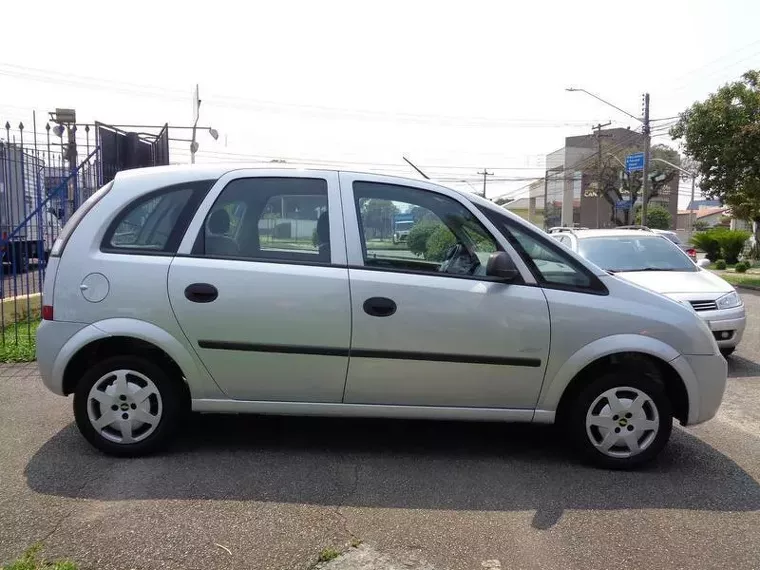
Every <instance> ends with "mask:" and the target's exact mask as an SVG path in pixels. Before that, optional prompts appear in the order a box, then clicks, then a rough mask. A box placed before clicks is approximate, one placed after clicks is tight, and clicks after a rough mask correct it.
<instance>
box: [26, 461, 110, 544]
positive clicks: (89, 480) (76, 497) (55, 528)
mask: <svg viewBox="0 0 760 570" xmlns="http://www.w3.org/2000/svg"><path fill="white" fill-rule="evenodd" d="M99 477H100V474H98V473H95V474H94V475H92V476H91V477H88V478H87V479H85V480H84V481H83V482H82V484H81V485H80V486H79V488H78V489H77V490H76V492H75V493H74V496H73V497H72V498H71V499H70V500H71V501H73V502H74V504H73V506H72V507H71V508H70V509H69V510H68V512H66V513H65V514H63V515H61V516H60V517H58V520H57V521H56V523H55V524H54V525H53V528H52V529H51V530H50V531H49V532H48V533H47V534H46V535H45V536H43V537H42V539H40V542H42V543H45V542H47V540H48V539H49V538H50V537H51V536H53V535H54V534H55V533H57V532H58V531H59V530H60V528H61V525H63V523H64V522H65V521H66V520H67V519H69V518H70V517H71V515H73V514H74V511H76V510H77V508H78V505H77V503H76V501H77V500H79V499H81V498H83V497H81V494H82V493H83V492H84V490H85V488H86V487H87V485H89V484H90V483H92V482H93V481H95V480H96V479H98V478H99Z"/></svg>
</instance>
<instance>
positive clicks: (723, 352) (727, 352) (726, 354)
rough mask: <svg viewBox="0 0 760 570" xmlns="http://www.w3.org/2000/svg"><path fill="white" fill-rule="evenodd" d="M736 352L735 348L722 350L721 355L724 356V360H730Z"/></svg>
mask: <svg viewBox="0 0 760 570" xmlns="http://www.w3.org/2000/svg"><path fill="white" fill-rule="evenodd" d="M735 350H736V347H735V346H732V347H731V348H721V349H720V353H721V354H722V355H723V358H728V357H729V356H731V355H732V354H733V353H734V351H735Z"/></svg>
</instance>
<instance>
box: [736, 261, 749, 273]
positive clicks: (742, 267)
mask: <svg viewBox="0 0 760 570" xmlns="http://www.w3.org/2000/svg"><path fill="white" fill-rule="evenodd" d="M734 269H735V270H736V272H737V273H746V272H747V269H749V263H747V262H746V261H740V262H739V263H737V264H736V265H735V266H734Z"/></svg>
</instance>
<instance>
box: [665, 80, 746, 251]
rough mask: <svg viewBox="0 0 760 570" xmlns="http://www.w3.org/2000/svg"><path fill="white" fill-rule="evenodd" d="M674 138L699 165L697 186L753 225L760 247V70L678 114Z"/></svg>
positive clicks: (671, 132)
mask: <svg viewBox="0 0 760 570" xmlns="http://www.w3.org/2000/svg"><path fill="white" fill-rule="evenodd" d="M670 135H671V136H672V137H673V138H674V139H682V140H683V143H682V144H683V150H684V152H685V153H686V155H687V156H688V157H690V158H692V159H694V160H695V161H696V162H697V163H698V165H699V174H700V176H701V180H700V187H701V189H702V191H703V193H704V194H706V195H707V196H709V197H710V198H713V199H715V198H718V199H720V200H721V201H722V202H723V203H724V204H726V205H727V206H729V207H730V208H731V211H732V213H733V215H734V216H735V217H737V218H740V219H744V220H751V221H753V222H754V223H755V242H756V243H760V71H758V70H754V71H748V72H747V73H745V74H744V75H742V77H741V79H740V80H739V81H734V82H733V83H728V84H726V85H724V86H723V87H721V88H720V89H718V90H717V91H716V92H715V93H713V94H712V95H710V96H709V97H708V98H707V99H705V100H704V101H702V102H697V103H694V104H693V105H692V106H691V107H689V108H688V109H686V111H684V112H683V113H681V115H680V118H679V120H678V122H677V123H676V124H675V125H674V126H673V128H671V130H670Z"/></svg>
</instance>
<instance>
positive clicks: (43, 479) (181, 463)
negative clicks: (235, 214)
mask: <svg viewBox="0 0 760 570" xmlns="http://www.w3.org/2000/svg"><path fill="white" fill-rule="evenodd" d="M25 475H26V478H27V482H28V485H29V487H30V488H31V489H33V490H34V491H36V492H39V493H44V494H49V495H57V496H63V497H76V498H85V499H96V500H105V501H116V500H155V499H158V500H161V499H180V500H209V501H216V500H239V501H247V500H251V501H268V502H286V503H305V504H315V505H329V506H346V507H381V508H407V509H448V510H476V511H478V510H480V511H482V510H486V511H531V510H532V511H535V512H536V514H535V516H534V519H533V526H534V527H535V528H539V529H546V528H549V527H551V526H553V525H554V524H555V523H556V522H557V521H558V520H559V519H560V517H561V516H562V513H563V512H564V511H566V510H568V509H580V510H587V509H595V510H596V509H599V510H606V509H659V508H668V509H690V510H691V509H693V510H709V511H734V512H735V511H754V510H760V485H758V483H757V482H756V481H755V480H754V479H753V478H752V477H751V476H750V475H749V474H748V473H746V472H745V471H744V470H742V468H741V467H739V465H737V464H736V463H735V462H734V461H732V460H731V459H729V458H728V457H726V456H725V455H723V454H722V453H720V452H718V451H717V450H715V449H714V448H712V447H711V446H709V445H708V444H706V443H704V442H703V441H701V440H700V439H698V438H696V437H694V436H692V435H691V434H689V433H687V432H685V431H684V430H681V429H678V428H674V430H673V436H672V439H671V441H670V443H669V445H668V446H667V448H666V449H665V451H664V452H663V453H662V454H661V455H660V456H659V457H658V459H657V460H656V461H655V462H654V463H652V464H650V465H648V466H646V467H644V468H642V469H639V470H638V471H634V472H622V471H606V470H601V469H595V468H593V467H589V466H586V465H583V464H581V463H579V462H578V460H577V459H576V457H575V455H574V454H573V452H572V451H571V450H568V449H567V447H566V445H565V443H563V441H562V438H561V437H559V434H558V431H557V429H555V428H554V427H552V426H528V425H520V424H512V425H510V424H498V423H459V422H439V421H400V420H365V419H338V418H293V417H264V416H218V415H193V416H192V418H191V419H190V420H189V421H188V425H187V426H186V427H185V428H184V430H183V433H182V435H181V437H180V438H179V441H177V442H176V443H175V445H174V446H173V447H172V448H171V449H170V450H169V451H166V452H164V453H162V454H158V455H154V456H150V457H144V458H137V459H116V458H112V457H107V456H105V455H102V454H100V453H98V452H96V451H95V450H93V449H92V448H90V447H89V446H88V445H87V444H86V443H85V442H84V440H83V439H82V437H81V436H80V435H79V433H78V432H77V431H76V427H75V426H74V424H71V425H69V426H67V427H66V428H64V429H63V430H61V431H60V432H59V433H58V434H56V435H55V436H53V437H52V438H51V439H50V440H48V441H47V442H46V443H45V444H44V445H43V446H42V447H41V448H40V449H39V450H38V451H37V453H35V454H34V456H33V457H32V459H31V460H30V461H29V463H28V464H27V467H26V470H25Z"/></svg>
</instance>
